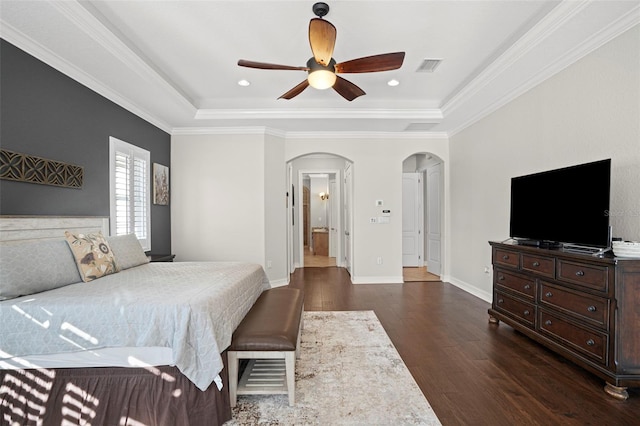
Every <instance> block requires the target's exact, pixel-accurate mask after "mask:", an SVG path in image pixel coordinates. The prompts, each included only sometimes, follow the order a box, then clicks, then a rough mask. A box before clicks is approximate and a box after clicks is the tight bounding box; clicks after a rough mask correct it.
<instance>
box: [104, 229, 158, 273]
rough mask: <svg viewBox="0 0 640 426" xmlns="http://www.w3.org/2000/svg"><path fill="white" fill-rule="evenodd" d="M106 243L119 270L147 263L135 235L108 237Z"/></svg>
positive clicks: (146, 258) (147, 259)
mask: <svg viewBox="0 0 640 426" xmlns="http://www.w3.org/2000/svg"><path fill="white" fill-rule="evenodd" d="M107 242H108V243H109V246H110V247H111V251H113V255H114V256H115V257H116V263H117V264H118V266H119V267H120V269H121V270H122V269H129V268H133V267H134V266H139V265H144V264H145V263H149V258H148V257H147V255H146V254H144V250H143V249H142V245H141V244H140V241H138V237H136V234H127V235H118V236H110V237H107Z"/></svg>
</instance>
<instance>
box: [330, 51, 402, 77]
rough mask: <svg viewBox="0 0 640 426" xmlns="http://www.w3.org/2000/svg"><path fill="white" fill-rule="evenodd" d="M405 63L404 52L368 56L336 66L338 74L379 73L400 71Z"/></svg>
mask: <svg viewBox="0 0 640 426" xmlns="http://www.w3.org/2000/svg"><path fill="white" fill-rule="evenodd" d="M403 61H404V52H395V53H384V54H382V55H374V56H366V57H364V58H358V59H352V60H350V61H346V62H341V63H339V64H336V72H337V73H358V72H378V71H390V70H395V69H398V68H400V67H401V66H402V62H403Z"/></svg>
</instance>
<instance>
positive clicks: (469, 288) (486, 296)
mask: <svg viewBox="0 0 640 426" xmlns="http://www.w3.org/2000/svg"><path fill="white" fill-rule="evenodd" d="M447 282H449V283H451V284H452V285H454V286H456V287H458V288H459V289H461V290H464V291H466V292H467V293H470V294H472V295H474V296H476V297H477V298H479V299H482V300H484V301H485V302H487V303H491V301H492V300H493V296H492V295H491V293H487V292H486V291H484V290H481V289H479V288H478V287H476V286H474V285H471V284H469V283H467V282H464V281H462V280H459V279H457V278H454V277H449V279H448V280H447Z"/></svg>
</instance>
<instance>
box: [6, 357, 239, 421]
mask: <svg viewBox="0 0 640 426" xmlns="http://www.w3.org/2000/svg"><path fill="white" fill-rule="evenodd" d="M222 359H223V360H224V364H225V366H224V369H223V370H222V372H221V373H220V377H221V378H222V382H223V388H222V390H221V391H218V388H217V387H216V385H215V383H212V384H211V386H209V388H208V389H207V390H206V391H204V392H203V391H201V390H199V389H198V388H197V387H196V386H195V385H194V384H193V383H192V382H191V381H190V380H189V379H187V378H186V377H185V376H184V375H182V373H180V371H179V370H178V369H177V368H176V367H171V366H159V367H149V368H120V367H118V368H114V367H101V368H66V369H53V370H49V369H42V370H0V421H2V422H7V420H8V422H7V423H8V424H20V425H36V424H44V425H49V424H56V425H62V424H66V425H81V424H93V425H120V426H125V425H127V426H142V425H144V426H155V425H187V426H200V425H222V424H223V423H225V422H226V421H228V420H230V419H231V407H230V405H229V387H228V383H229V380H228V375H227V365H226V361H227V357H226V353H224V354H223V357H222Z"/></svg>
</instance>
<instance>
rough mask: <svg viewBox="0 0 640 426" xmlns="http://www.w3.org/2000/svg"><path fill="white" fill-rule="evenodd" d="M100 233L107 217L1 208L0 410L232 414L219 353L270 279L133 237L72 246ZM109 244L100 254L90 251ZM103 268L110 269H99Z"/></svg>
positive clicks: (19, 413)
mask: <svg viewBox="0 0 640 426" xmlns="http://www.w3.org/2000/svg"><path fill="white" fill-rule="evenodd" d="M65 231H67V236H66V237H65V235H64V233H65ZM100 233H102V234H103V235H108V219H107V218H56V217H44V218H43V217H23V218H17V217H0V324H2V325H1V327H0V414H1V415H0V419H2V421H4V422H7V423H9V424H16V423H17V424H113V425H164V424H181V425H200V424H207V425H215V424H222V423H224V422H225V421H227V420H229V419H230V417H231V411H230V406H229V396H228V389H227V376H226V374H227V373H226V371H227V370H226V368H225V362H226V356H223V355H224V351H225V349H226V348H227V347H228V346H229V344H230V343H231V335H232V333H233V331H234V330H235V328H236V327H237V325H238V324H239V323H240V321H241V320H242V318H244V316H245V315H246V313H247V312H248V310H249V308H250V307H251V306H252V305H253V303H254V302H255V300H256V299H257V298H258V296H259V295H260V294H261V293H262V291H263V290H264V289H266V288H269V283H268V279H267V277H266V274H265V273H264V270H263V268H262V267H261V266H260V265H257V264H251V263H243V262H176V263H149V262H148V259H147V258H146V256H145V255H144V252H143V251H142V248H141V247H139V243H137V240H136V239H135V238H134V237H133V236H119V237H105V238H104V239H103V240H100V239H99V240H98V243H99V244H98V243H96V242H95V241H92V242H93V243H95V244H94V245H93V246H91V247H93V248H94V249H95V248H96V247H97V248H99V249H100V250H102V251H100V250H97V249H95V250H94V251H93V252H86V251H85V252H82V253H80V254H79V253H78V252H77V251H78V250H79V246H82V247H80V248H81V249H82V250H85V249H86V248H87V246H86V244H85V245H83V244H84V238H85V236H86V235H93V236H96V235H97V236H99V235H100ZM76 243H77V244H76ZM136 243H137V246H136ZM76 245H77V246H78V247H76ZM106 252H108V254H110V256H111V257H108V258H107V259H102V260H104V262H103V263H102V264H101V263H100V262H98V261H97V260H96V258H97V257H102V255H103V253H106ZM96 253H97V254H96ZM87 259H90V260H91V262H87V261H86V260H87ZM96 265H97V266H96ZM104 265H106V266H104ZM89 266H90V267H89ZM83 268H85V269H84V270H83ZM87 268H89V269H87ZM100 268H102V269H104V270H109V268H111V272H108V271H107V273H106V274H104V275H103V276H100V271H98V270H99V269H100ZM102 272H104V271H102Z"/></svg>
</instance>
